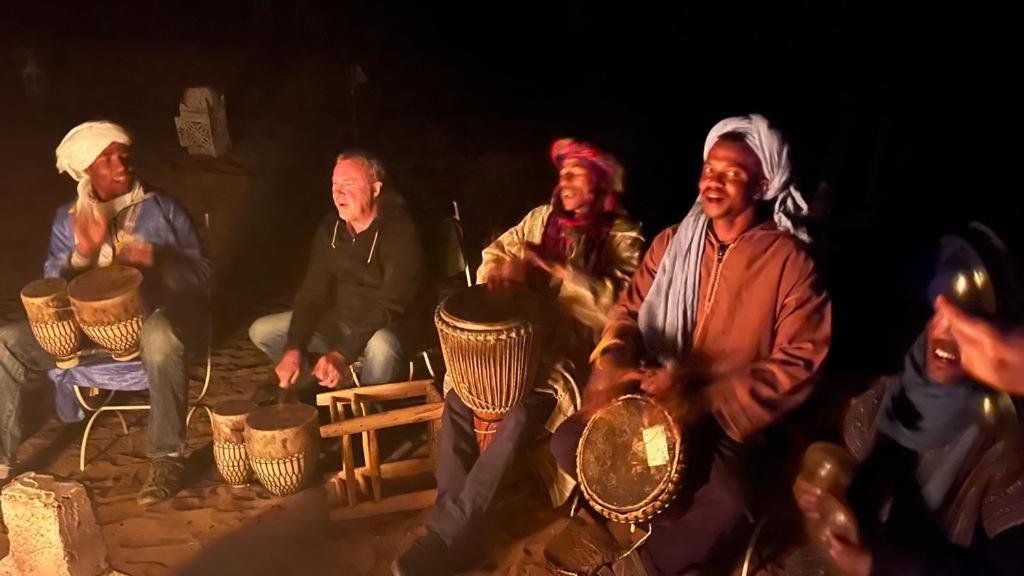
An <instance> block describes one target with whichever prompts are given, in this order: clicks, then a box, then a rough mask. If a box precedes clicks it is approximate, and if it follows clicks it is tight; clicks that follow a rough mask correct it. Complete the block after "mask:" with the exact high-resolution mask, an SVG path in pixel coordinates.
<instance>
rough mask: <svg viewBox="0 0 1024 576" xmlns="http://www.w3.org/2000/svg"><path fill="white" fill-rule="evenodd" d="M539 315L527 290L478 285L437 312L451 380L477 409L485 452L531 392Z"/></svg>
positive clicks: (475, 418) (476, 421)
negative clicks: (509, 414)
mask: <svg viewBox="0 0 1024 576" xmlns="http://www.w3.org/2000/svg"><path fill="white" fill-rule="evenodd" d="M537 311H538V303H537V300H536V299H535V297H534V296H533V295H532V294H531V293H529V292H528V291H526V290H518V289H508V290H500V291H496V290H493V289H491V288H490V287H488V286H486V285H478V286H473V287H471V288H468V289H466V290H463V291H461V292H458V293H456V294H453V295H451V296H449V297H448V298H446V299H445V301H444V302H443V303H442V304H441V306H439V307H438V309H437V311H436V313H435V314H434V324H435V325H436V326H437V334H438V337H439V339H440V341H441V351H442V353H443V354H444V361H445V365H446V366H447V368H448V378H449V379H450V381H451V383H452V385H453V387H454V390H455V392H456V393H457V394H458V395H459V398H461V399H462V401H463V402H464V403H465V404H466V405H467V406H469V407H470V408H471V409H472V410H473V414H474V416H473V423H474V428H475V429H476V434H477V442H478V444H479V446H480V450H481V451H483V450H484V449H486V448H487V445H488V444H490V441H491V439H492V438H493V436H494V432H495V430H496V429H497V427H498V425H499V424H500V422H501V419H502V417H503V415H504V414H505V413H506V412H508V411H509V410H511V409H512V408H514V407H515V406H516V405H517V404H519V402H520V401H522V399H523V397H524V396H526V394H527V393H528V392H530V390H532V388H533V385H534V382H535V379H536V378H535V377H536V372H537V364H538V361H539V354H538V345H539V338H538V334H537V330H536V326H535V323H536V317H537Z"/></svg>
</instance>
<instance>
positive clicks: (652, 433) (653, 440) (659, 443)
mask: <svg viewBox="0 0 1024 576" xmlns="http://www.w3.org/2000/svg"><path fill="white" fill-rule="evenodd" d="M642 433H643V438H644V451H645V452H646V453H647V465H648V466H650V467H651V468H654V467H655V466H664V465H665V464H668V460H669V458H668V438H666V437H665V427H664V426H662V425H661V424H659V425H657V426H651V427H650V428H644V429H643V430H642Z"/></svg>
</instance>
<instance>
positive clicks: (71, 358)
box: [21, 278, 82, 368]
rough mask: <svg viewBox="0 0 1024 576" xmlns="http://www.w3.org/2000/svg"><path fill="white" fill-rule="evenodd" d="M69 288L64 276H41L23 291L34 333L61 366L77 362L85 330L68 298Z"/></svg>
mask: <svg viewBox="0 0 1024 576" xmlns="http://www.w3.org/2000/svg"><path fill="white" fill-rule="evenodd" d="M67 288H68V285H67V282H65V281H64V280H63V279H61V278H42V279H40V280H35V281H33V282H30V283H29V284H28V285H27V286H25V288H23V289H22V291H21V303H22V304H23V305H24V306H25V314H26V315H27V316H28V325H29V327H30V328H31V329H32V335H33V336H35V338H36V341H37V342H39V345H40V346H41V347H42V348H43V350H46V351H47V352H49V353H50V354H51V355H52V356H53V358H54V360H55V361H56V362H57V366H58V367H59V368H72V367H74V366H77V365H78V351H79V349H80V348H81V345H82V333H81V331H80V330H79V328H78V321H77V320H76V319H75V313H74V311H73V310H72V309H71V302H69V301H68V290H67Z"/></svg>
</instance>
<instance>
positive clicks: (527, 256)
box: [523, 244, 565, 279]
mask: <svg viewBox="0 0 1024 576" xmlns="http://www.w3.org/2000/svg"><path fill="white" fill-rule="evenodd" d="M523 259H524V260H525V261H526V263H527V264H529V265H530V266H533V267H534V268H539V269H541V270H543V271H545V272H547V273H548V274H550V275H551V276H552V277H554V278H559V279H562V278H563V277H564V276H565V266H564V265H562V264H559V263H558V262H555V261H552V260H548V259H547V258H544V257H543V256H541V254H540V250H539V248H538V247H537V246H536V245H534V244H527V245H526V246H525V248H524V254H523Z"/></svg>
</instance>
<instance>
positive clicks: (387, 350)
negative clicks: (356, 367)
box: [363, 328, 402, 364]
mask: <svg viewBox="0 0 1024 576" xmlns="http://www.w3.org/2000/svg"><path fill="white" fill-rule="evenodd" d="M363 356H364V358H365V360H364V361H365V362H371V363H374V364H383V363H389V364H390V363H396V362H401V360H402V343H401V341H399V339H398V336H396V335H395V333H394V332H392V331H391V330H389V329H387V328H381V329H380V330H377V331H376V332H374V334H373V336H372V337H371V338H370V340H369V341H368V342H367V343H366V348H365V349H363Z"/></svg>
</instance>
